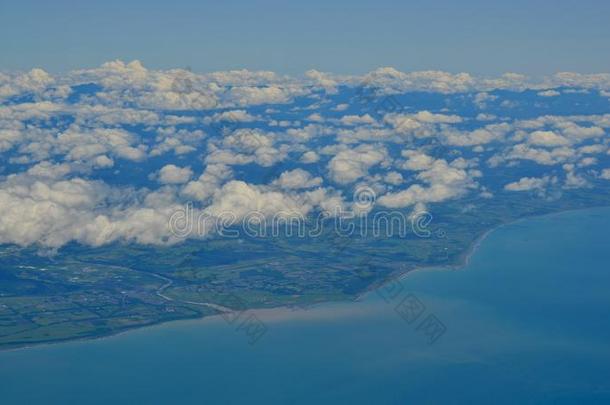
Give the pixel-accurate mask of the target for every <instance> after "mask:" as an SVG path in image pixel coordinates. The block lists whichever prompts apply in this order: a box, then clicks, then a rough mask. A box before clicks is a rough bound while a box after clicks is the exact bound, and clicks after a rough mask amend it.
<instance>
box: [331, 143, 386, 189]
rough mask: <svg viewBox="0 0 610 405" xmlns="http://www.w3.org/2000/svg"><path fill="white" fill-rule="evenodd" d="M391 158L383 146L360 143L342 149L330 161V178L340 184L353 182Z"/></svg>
mask: <svg viewBox="0 0 610 405" xmlns="http://www.w3.org/2000/svg"><path fill="white" fill-rule="evenodd" d="M388 158H389V156H388V152H387V150H386V149H385V148H384V147H383V146H377V145H360V146H358V147H356V148H354V149H346V150H342V151H340V152H339V153H337V155H336V156H334V157H333V158H332V159H331V160H330V162H329V163H328V171H329V173H328V174H329V176H330V178H331V179H332V180H333V181H335V182H337V183H339V184H348V183H353V182H354V181H356V180H358V179H360V178H362V177H364V176H366V175H367V174H368V170H369V169H370V168H371V167H373V166H376V165H379V164H381V163H383V162H385V161H387V159H388Z"/></svg>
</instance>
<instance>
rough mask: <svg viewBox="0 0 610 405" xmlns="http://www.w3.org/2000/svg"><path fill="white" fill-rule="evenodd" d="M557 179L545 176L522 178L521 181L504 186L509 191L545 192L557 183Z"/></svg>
mask: <svg viewBox="0 0 610 405" xmlns="http://www.w3.org/2000/svg"><path fill="white" fill-rule="evenodd" d="M556 180H557V179H556V178H554V177H549V176H544V177H540V178H538V177H522V178H521V179H519V181H516V182H513V183H509V184H507V185H505V186H504V189H505V190H507V191H530V190H543V189H545V188H546V186H548V185H549V184H551V183H554V182H556Z"/></svg>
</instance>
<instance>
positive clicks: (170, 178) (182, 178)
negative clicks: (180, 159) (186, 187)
mask: <svg viewBox="0 0 610 405" xmlns="http://www.w3.org/2000/svg"><path fill="white" fill-rule="evenodd" d="M191 177H193V171H192V170H191V168H190V167H178V166H176V165H172V164H169V165H165V166H163V167H162V168H161V170H159V176H158V181H159V183H161V184H184V183H186V182H187V181H189V180H190V179H191Z"/></svg>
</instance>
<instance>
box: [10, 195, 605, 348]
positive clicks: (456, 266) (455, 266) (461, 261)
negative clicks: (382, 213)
mask: <svg viewBox="0 0 610 405" xmlns="http://www.w3.org/2000/svg"><path fill="white" fill-rule="evenodd" d="M603 208H610V206H607V205H602V206H592V207H586V208H575V209H567V210H563V211H557V212H550V213H546V214H542V215H531V216H524V217H522V218H518V219H515V220H513V221H509V222H505V223H502V224H499V225H497V226H495V227H492V228H490V229H488V230H486V231H484V232H483V233H481V234H480V235H479V236H478V237H477V238H476V239H475V240H474V241H473V242H472V243H471V244H470V245H469V246H468V248H467V249H466V250H465V251H464V252H463V253H462V254H460V256H459V257H458V259H457V260H456V262H455V263H450V264H444V265H423V266H419V267H417V266H416V267H413V268H411V269H408V270H403V271H400V272H397V273H395V274H394V275H390V276H389V277H387V278H385V279H384V280H383V281H381V282H379V283H373V284H371V286H370V287H368V288H367V289H366V290H365V291H363V292H361V293H359V294H358V295H356V296H355V297H354V298H353V299H350V300H327V301H321V302H315V303H312V304H310V305H307V306H295V305H290V306H287V305H279V306H276V307H265V308H261V307H258V308H257V307H253V308H248V310H254V311H255V310H261V309H266V310H268V309H290V310H291V311H294V310H295V308H297V309H302V310H307V309H308V308H310V307H311V306H314V305H320V304H326V303H332V302H350V301H360V300H361V299H363V298H364V297H366V296H367V295H368V294H370V293H371V292H373V291H375V290H377V289H379V288H381V287H383V286H385V285H387V284H388V283H390V282H394V281H396V280H402V279H404V278H405V277H407V276H408V275H409V274H410V273H412V272H415V271H429V270H462V269H464V268H465V267H467V266H468V265H469V264H470V262H471V259H472V257H473V256H474V254H475V253H476V252H477V251H478V249H479V248H480V247H481V245H482V243H483V242H484V241H485V240H486V239H487V237H488V236H489V235H491V234H492V233H493V232H495V231H497V230H498V229H501V228H503V227H505V226H510V225H514V224H517V223H519V222H522V221H528V220H532V219H537V218H546V217H552V216H559V215H562V214H566V213H570V212H580V211H588V210H594V209H603ZM162 287H163V286H162ZM193 304H197V305H201V304H200V303H193ZM220 316H222V313H217V314H209V315H203V316H196V317H190V318H179V319H172V320H167V321H161V322H152V323H149V324H144V325H139V326H133V327H128V328H125V329H123V330H120V331H117V332H111V333H109V334H106V335H100V336H90V337H86V336H85V337H78V338H66V339H60V340H56V341H49V342H40V343H33V344H26V345H24V346H16V347H9V348H2V347H0V354H2V353H8V352H15V351H19V350H27V349H33V348H39V347H46V346H51V345H59V344H66V343H76V342H89V341H97V340H104V339H110V338H114V337H117V336H121V335H124V334H127V333H131V332H133V331H135V330H146V329H148V328H152V327H159V326H162V325H171V324H173V323H175V322H188V321H197V320H204V319H210V318H214V317H220Z"/></svg>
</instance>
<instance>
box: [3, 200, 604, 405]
mask: <svg viewBox="0 0 610 405" xmlns="http://www.w3.org/2000/svg"><path fill="white" fill-rule="evenodd" d="M608 229H610V209H608V208H604V209H591V210H586V211H578V212H567V213H562V214H559V215H553V216H547V217H540V218H534V219H528V220H526V221H521V222H518V223H515V224H512V225H508V226H505V227H503V228H500V229H498V230H496V231H494V232H492V233H491V234H490V235H489V236H488V238H487V239H485V240H484V241H483V243H482V244H481V246H480V248H479V249H478V250H477V251H476V253H475V254H474V255H473V256H472V258H471V261H470V263H469V264H468V265H467V266H466V267H465V268H462V269H459V270H449V269H435V270H427V271H419V272H415V273H412V274H409V275H407V276H405V277H404V278H403V279H401V280H400V285H398V284H388V285H387V286H386V287H384V288H383V289H380V290H378V291H374V292H371V293H369V294H368V295H366V296H365V297H363V298H362V299H361V300H360V301H359V302H355V303H333V304H324V305H319V306H316V307H314V308H310V309H307V310H288V309H275V310H264V311H256V312H255V314H256V316H258V317H259V318H260V319H261V320H262V321H263V322H264V323H265V325H267V327H268V331H267V333H266V334H265V335H264V336H263V337H262V338H261V339H260V340H259V341H258V342H256V344H254V345H250V344H249V343H248V336H246V334H245V333H243V332H244V331H243V330H236V328H235V327H234V326H233V325H229V324H227V323H226V322H225V320H224V319H222V318H221V317H214V318H208V319H203V320H196V321H183V322H174V323H169V324H164V325H159V326H155V327H151V328H146V329H140V330H135V331H132V332H129V333H125V334H122V335H119V336H114V337H111V338H108V339H101V340H96V341H80V342H70V343H65V344H58V345H50V346H41V347H34V348H29V349H24V350H18V351H12V352H3V353H0V403H2V404H30V403H53V404H133V403H142V404H177V403H185V404H244V403H245V404H312V403H315V404H420V403H422V404H453V403H465V404H490V403H493V404H504V403H506V404H509V403H510V404H513V403H519V404H527V403H536V404H538V403H553V404H564V403H565V404H573V403H578V404H584V403H610V322H609V316H610V265H609V264H610V242H609V240H608V235H607V231H608ZM448 232H450V230H448ZM405 298H407V300H408V301H406V302H407V303H412V304H413V303H415V304H416V305H415V306H412V307H409V308H410V309H411V310H412V311H411V312H408V311H405V310H404V309H405V307H404V306H403V305H400V303H401V302H403V301H402V300H403V299H405ZM397 306H398V309H399V310H398V311H397V310H396V308H397ZM401 309H402V310H401ZM401 314H402V315H403V316H404V318H403V317H402V316H401ZM416 314H420V315H419V317H417V319H416V320H412V318H413V317H415V315H416ZM429 315H434V316H435V317H436V318H427V317H428V316H429ZM425 319H436V320H437V322H441V323H442V325H443V326H444V328H446V330H445V332H444V334H442V335H441V336H440V337H438V335H439V334H438V333H437V334H430V333H427V332H430V330H429V329H426V328H425V327H421V325H422V321H423V320H425ZM408 321H412V322H411V323H409V322H408ZM437 325H441V324H437ZM436 331H439V329H436ZM434 337H438V340H436V341H435V342H434V343H432V344H430V343H429V342H430V340H431V338H434Z"/></svg>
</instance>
